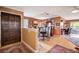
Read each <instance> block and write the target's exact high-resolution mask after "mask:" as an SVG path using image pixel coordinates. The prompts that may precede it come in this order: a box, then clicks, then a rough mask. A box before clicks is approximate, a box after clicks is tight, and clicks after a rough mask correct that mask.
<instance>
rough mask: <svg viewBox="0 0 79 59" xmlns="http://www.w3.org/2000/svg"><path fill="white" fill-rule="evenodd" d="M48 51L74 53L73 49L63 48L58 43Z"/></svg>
mask: <svg viewBox="0 0 79 59" xmlns="http://www.w3.org/2000/svg"><path fill="white" fill-rule="evenodd" d="M48 53H75V51H73V50H71V49H68V48H65V47H63V46H60V45H55V46H54V47H53V48H51V49H50V50H49V51H48Z"/></svg>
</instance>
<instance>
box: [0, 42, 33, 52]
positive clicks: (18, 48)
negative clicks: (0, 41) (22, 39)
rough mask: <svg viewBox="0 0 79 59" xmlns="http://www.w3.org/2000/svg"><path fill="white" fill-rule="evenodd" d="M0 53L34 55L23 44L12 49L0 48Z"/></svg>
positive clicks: (13, 46) (12, 46)
mask: <svg viewBox="0 0 79 59" xmlns="http://www.w3.org/2000/svg"><path fill="white" fill-rule="evenodd" d="M0 53H32V51H31V50H29V49H28V47H26V46H25V45H24V44H23V43H19V44H13V45H11V46H10V47H6V48H0Z"/></svg>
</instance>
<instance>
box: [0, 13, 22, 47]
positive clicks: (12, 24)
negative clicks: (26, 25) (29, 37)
mask: <svg viewBox="0 0 79 59" xmlns="http://www.w3.org/2000/svg"><path fill="white" fill-rule="evenodd" d="M20 41H21V17H20V16H19V15H14V14H9V13H5V12H1V46H5V45H8V44H12V43H15V42H20Z"/></svg>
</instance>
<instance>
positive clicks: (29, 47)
mask: <svg viewBox="0 0 79 59" xmlns="http://www.w3.org/2000/svg"><path fill="white" fill-rule="evenodd" d="M21 42H22V43H24V44H25V45H26V46H27V47H28V49H30V50H31V51H32V52H33V53H36V52H38V51H37V50H34V49H33V48H32V47H31V46H30V45H28V44H27V43H25V42H24V41H23V40H22V41H21Z"/></svg>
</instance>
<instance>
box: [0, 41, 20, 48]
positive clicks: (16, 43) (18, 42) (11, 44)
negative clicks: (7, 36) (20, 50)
mask: <svg viewBox="0 0 79 59" xmlns="http://www.w3.org/2000/svg"><path fill="white" fill-rule="evenodd" d="M20 43H21V42H16V43H12V44H9V45H6V46H3V47H0V48H1V49H5V48H8V47H11V46H13V45H16V44H20Z"/></svg>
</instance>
